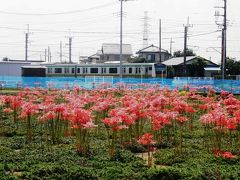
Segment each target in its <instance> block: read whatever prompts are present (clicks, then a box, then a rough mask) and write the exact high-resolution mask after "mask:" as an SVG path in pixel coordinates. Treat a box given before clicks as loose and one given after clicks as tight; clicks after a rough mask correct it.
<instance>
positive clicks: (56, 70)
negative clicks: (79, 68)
mask: <svg viewBox="0 0 240 180" xmlns="http://www.w3.org/2000/svg"><path fill="white" fill-rule="evenodd" d="M54 72H55V74H61V73H62V68H55V71H54Z"/></svg>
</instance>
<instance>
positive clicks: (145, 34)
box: [143, 11, 149, 48]
mask: <svg viewBox="0 0 240 180" xmlns="http://www.w3.org/2000/svg"><path fill="white" fill-rule="evenodd" d="M148 21H149V17H148V12H147V11H145V12H144V18H143V48H146V47H147V46H148V32H149V30H148V26H149V24H148Z"/></svg>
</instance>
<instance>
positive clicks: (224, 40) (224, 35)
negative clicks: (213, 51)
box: [222, 0, 227, 80]
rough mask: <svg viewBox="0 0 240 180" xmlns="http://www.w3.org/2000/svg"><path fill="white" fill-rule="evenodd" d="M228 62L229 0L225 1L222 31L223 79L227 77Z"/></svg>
mask: <svg viewBox="0 0 240 180" xmlns="http://www.w3.org/2000/svg"><path fill="white" fill-rule="evenodd" d="M226 61H227V0H224V15H223V29H222V79H223V80H224V79H225V77H226Z"/></svg>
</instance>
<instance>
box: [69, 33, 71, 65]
mask: <svg viewBox="0 0 240 180" xmlns="http://www.w3.org/2000/svg"><path fill="white" fill-rule="evenodd" d="M69 63H72V37H69Z"/></svg>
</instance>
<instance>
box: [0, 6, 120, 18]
mask: <svg viewBox="0 0 240 180" xmlns="http://www.w3.org/2000/svg"><path fill="white" fill-rule="evenodd" d="M114 4H116V3H107V4H103V5H99V6H95V7H91V8H87V9H80V10H74V11H66V12H56V13H19V12H8V11H0V13H2V14H9V15H20V16H53V15H67V14H76V13H81V12H86V11H91V10H95V9H101V8H104V7H107V6H112V5H114Z"/></svg>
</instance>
